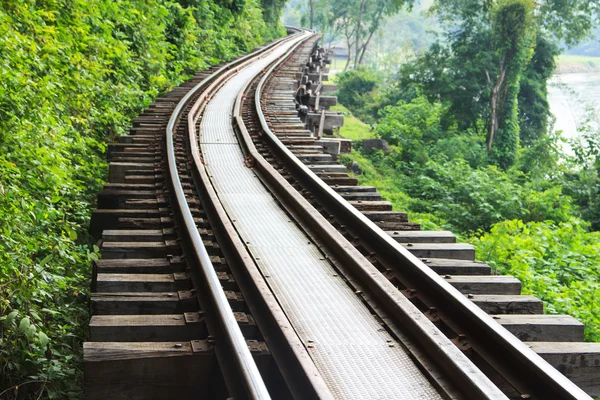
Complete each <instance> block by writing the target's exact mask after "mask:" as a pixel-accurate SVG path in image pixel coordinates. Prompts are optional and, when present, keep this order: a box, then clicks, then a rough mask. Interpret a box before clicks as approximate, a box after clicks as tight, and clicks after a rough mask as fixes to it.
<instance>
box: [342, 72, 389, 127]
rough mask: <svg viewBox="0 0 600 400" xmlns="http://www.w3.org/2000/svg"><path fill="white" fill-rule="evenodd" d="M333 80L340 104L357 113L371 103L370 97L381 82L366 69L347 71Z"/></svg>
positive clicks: (374, 74)
mask: <svg viewBox="0 0 600 400" xmlns="http://www.w3.org/2000/svg"><path fill="white" fill-rule="evenodd" d="M335 78H336V79H335V81H336V84H337V96H338V99H339V101H340V103H342V104H343V105H344V106H346V107H348V108H349V109H350V110H351V111H352V112H358V113H361V112H362V110H363V109H364V108H365V106H366V105H367V104H368V103H369V102H370V101H371V96H372V95H373V92H374V90H375V88H376V87H377V85H378V83H379V82H380V80H381V78H380V77H379V76H378V74H377V73H376V72H374V71H372V70H370V69H366V68H359V69H356V70H349V71H346V72H343V73H340V74H337V75H336V77H335ZM359 115H360V114H359ZM367 122H368V121H367Z"/></svg>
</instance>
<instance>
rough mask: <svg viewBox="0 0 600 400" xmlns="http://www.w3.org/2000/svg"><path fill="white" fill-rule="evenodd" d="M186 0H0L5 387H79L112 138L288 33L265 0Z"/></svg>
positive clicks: (42, 390)
mask: <svg viewBox="0 0 600 400" xmlns="http://www.w3.org/2000/svg"><path fill="white" fill-rule="evenodd" d="M190 3H193V4H185V2H184V1H182V2H181V3H179V2H177V1H173V0H158V1H146V0H122V1H118V2H114V1H110V0H97V1H93V2H88V1H85V0H45V1H35V0H26V1H21V0H19V1H16V0H0V317H1V318H0V393H3V392H4V391H5V390H7V392H5V393H4V394H6V393H9V392H10V393H11V396H13V397H15V398H16V397H18V398H44V397H46V398H78V397H80V396H81V389H80V383H81V342H82V340H83V339H84V337H85V335H86V325H87V323H86V322H87V318H88V315H87V310H86V308H87V288H88V286H89V282H88V281H89V275H90V266H89V262H90V260H92V259H94V258H95V257H96V251H97V249H96V248H93V247H90V243H89V238H88V236H87V233H86V232H87V227H86V225H87V223H88V220H89V215H90V210H91V207H92V203H93V201H92V200H93V196H94V195H95V193H96V192H97V191H98V189H99V188H100V186H101V184H102V179H103V178H104V176H105V173H106V163H105V161H104V156H103V153H104V149H105V145H106V143H107V141H109V140H110V139H111V138H113V137H114V136H115V135H117V134H121V133H125V132H126V130H127V128H128V126H129V123H130V119H131V118H132V117H133V116H135V115H136V113H138V112H139V111H140V110H142V109H143V108H144V107H145V106H147V105H148V104H149V103H150V101H151V100H152V99H153V98H155V97H156V96H157V95H158V94H160V93H161V92H164V91H165V90H167V89H169V88H171V87H173V86H174V85H177V84H178V83H180V82H182V81H183V80H185V79H186V78H187V76H188V75H189V74H190V73H192V72H193V71H195V70H199V69H203V68H206V67H207V66H208V65H210V64H213V63H216V62H220V61H222V60H225V59H230V58H232V57H234V56H235V55H237V54H239V53H240V52H244V51H246V50H249V49H251V48H253V47H255V46H257V45H260V44H261V43H263V42H264V41H265V40H267V39H270V38H271V37H272V36H273V35H277V34H280V33H281V28H277V29H275V30H272V29H270V28H268V27H267V25H266V24H265V22H264V21H263V19H262V12H261V9H260V8H259V3H258V0H245V2H241V3H240V2H234V3H235V4H234V3H231V2H229V3H227V4H228V6H227V7H221V6H219V5H218V4H217V3H216V2H215V1H212V0H211V1H209V0H198V1H193V2H190ZM240 4H242V5H243V9H239V5H240ZM186 6H193V7H186ZM230 6H231V7H230ZM236 7H237V9H236ZM194 16H196V17H194ZM0 397H1V396H0Z"/></svg>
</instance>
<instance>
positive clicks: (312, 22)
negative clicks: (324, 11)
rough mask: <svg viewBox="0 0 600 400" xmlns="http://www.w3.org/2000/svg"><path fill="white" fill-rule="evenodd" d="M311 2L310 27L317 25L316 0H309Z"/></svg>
mask: <svg viewBox="0 0 600 400" xmlns="http://www.w3.org/2000/svg"><path fill="white" fill-rule="evenodd" d="M309 4H310V29H311V30H312V29H313V27H314V25H315V0H309Z"/></svg>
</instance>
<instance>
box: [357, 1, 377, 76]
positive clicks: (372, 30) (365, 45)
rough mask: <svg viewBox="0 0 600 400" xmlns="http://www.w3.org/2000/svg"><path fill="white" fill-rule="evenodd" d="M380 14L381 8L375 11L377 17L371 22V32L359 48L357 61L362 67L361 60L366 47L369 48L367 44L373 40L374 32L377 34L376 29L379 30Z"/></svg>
mask: <svg viewBox="0 0 600 400" xmlns="http://www.w3.org/2000/svg"><path fill="white" fill-rule="evenodd" d="M382 14H383V7H381V8H380V9H379V10H378V11H377V16H376V17H375V20H374V21H373V24H372V25H371V32H369V37H368V38H367V40H366V41H365V43H363V45H362V47H361V50H360V57H359V59H358V65H362V63H363V59H364V57H365V53H366V52H367V47H369V43H371V39H373V35H374V34H375V32H377V29H379V20H380V19H381V15H382Z"/></svg>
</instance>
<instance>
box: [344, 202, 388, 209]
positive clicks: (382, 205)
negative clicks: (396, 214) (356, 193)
mask: <svg viewBox="0 0 600 400" xmlns="http://www.w3.org/2000/svg"><path fill="white" fill-rule="evenodd" d="M348 203H350V204H352V205H353V206H354V208H356V209H357V210H359V211H392V203H390V202H389V201H362V200H356V201H349V202H348Z"/></svg>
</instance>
